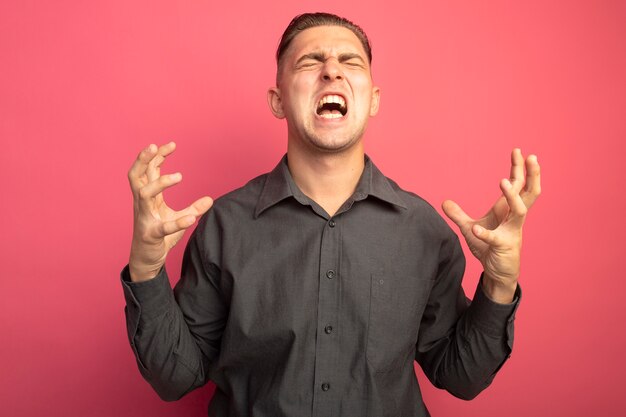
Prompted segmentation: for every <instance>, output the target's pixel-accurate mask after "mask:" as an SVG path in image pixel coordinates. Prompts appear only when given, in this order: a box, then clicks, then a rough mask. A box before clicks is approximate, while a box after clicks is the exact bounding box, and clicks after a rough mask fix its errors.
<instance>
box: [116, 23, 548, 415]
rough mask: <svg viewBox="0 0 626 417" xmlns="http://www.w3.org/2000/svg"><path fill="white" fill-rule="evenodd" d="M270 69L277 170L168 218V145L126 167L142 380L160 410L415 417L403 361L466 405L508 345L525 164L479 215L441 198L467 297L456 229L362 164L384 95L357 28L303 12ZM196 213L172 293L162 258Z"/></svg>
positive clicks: (527, 188)
mask: <svg viewBox="0 0 626 417" xmlns="http://www.w3.org/2000/svg"><path fill="white" fill-rule="evenodd" d="M277 61H278V71H277V82H276V87H273V88H271V89H270V90H269V92H268V102H269V106H270V108H271V111H272V113H273V114H274V115H275V116H276V117H279V118H284V119H286V121H287V129H288V142H287V143H288V149H287V155H286V156H285V157H284V158H283V160H282V161H281V162H280V163H279V164H278V166H277V167H276V168H275V169H274V170H273V171H272V172H270V173H268V174H266V175H262V176H260V177H258V178H255V179H253V180H252V181H250V182H249V183H248V184H247V185H245V186H244V187H243V188H241V189H238V190H236V191H233V192H232V193H229V194H227V195H225V196H224V197H222V198H220V199H219V200H217V201H215V204H213V202H212V200H211V199H210V198H209V197H204V198H201V199H199V200H197V201H196V202H195V203H193V204H192V205H190V206H189V207H188V208H186V209H184V210H182V211H180V212H174V211H172V210H170V209H169V208H168V207H167V206H166V204H165V202H164V201H163V197H162V192H163V190H164V189H166V188H168V187H170V186H172V185H174V184H176V183H178V182H179V181H180V180H181V177H180V174H171V175H161V174H160V171H159V167H160V165H161V164H162V163H163V161H164V160H165V158H166V157H167V156H168V155H170V154H171V153H172V152H173V151H174V148H175V145H174V144H173V143H170V144H167V145H164V146H161V147H159V148H157V147H156V146H155V145H150V146H149V147H148V148H146V149H144V150H143V151H142V152H141V153H140V154H139V156H138V158H137V160H136V161H135V163H134V164H133V166H132V168H131V169H130V171H129V180H130V184H131V188H132V191H133V195H134V197H135V200H134V201H135V203H134V208H135V222H134V233H133V242H132V247H131V254H130V261H129V265H128V267H127V268H126V269H125V270H124V271H123V273H122V282H123V286H124V293H125V296H126V300H127V323H128V333H129V338H130V342H131V346H132V348H133V350H134V352H135V355H136V357H137V362H138V365H139V369H140V371H141V373H142V374H143V376H144V377H145V378H146V379H147V380H148V381H149V382H150V383H151V384H152V386H153V387H154V388H155V390H156V391H157V392H158V393H159V395H160V396H161V397H162V398H164V399H166V400H174V399H177V398H180V397H181V396H182V395H184V394H185V393H187V392H189V391H190V390H192V389H194V388H196V387H199V386H201V385H203V384H205V383H206V382H207V381H208V380H212V381H214V382H215V384H216V385H217V389H216V392H215V395H214V397H213V399H212V401H211V405H210V407H209V415H210V416H267V417H270V416H271V417H278V416H298V417H300V416H324V417H327V416H366V415H367V416H387V415H394V416H395V415H405V416H427V415H428V411H427V410H426V407H425V406H424V404H423V402H422V398H421V394H420V391H419V387H418V383H417V380H416V377H415V373H414V370H413V362H414V360H417V361H418V362H419V364H420V365H421V366H422V368H423V369H424V371H425V373H426V375H428V377H429V379H430V380H431V382H432V383H433V384H435V385H436V386H438V387H441V388H445V389H447V390H448V391H450V392H451V393H452V394H454V395H456V396H458V397H461V398H466V399H470V398H473V397H474V396H475V395H477V394H478V393H479V392H480V391H481V390H483V389H484V388H485V387H487V386H488V385H489V384H490V382H491V380H492V379H493V377H494V375H495V373H496V371H497V370H498V369H499V368H500V367H501V366H502V364H503V363H504V361H505V360H506V359H507V357H508V355H509V354H510V352H511V347H512V342H513V318H514V313H515V309H516V307H517V304H518V303H519V296H520V293H519V287H518V285H517V279H518V276H519V257H520V248H521V238H522V224H523V223H524V219H525V216H526V213H527V210H528V208H529V207H530V206H531V205H532V204H533V202H534V201H535V199H536V198H537V196H538V195H539V189H540V184H539V165H538V163H537V159H536V158H535V157H534V156H530V157H528V158H527V159H526V160H524V158H523V156H522V154H521V152H520V151H519V150H514V151H513V153H512V166H511V174H510V178H509V179H508V180H503V181H502V182H501V184H500V188H501V190H502V194H503V196H502V197H501V198H500V199H499V200H498V201H497V202H496V204H495V205H494V206H493V207H492V208H491V210H490V211H489V212H488V214H487V215H486V216H485V217H483V218H482V219H478V220H474V219H471V218H470V217H469V216H467V215H466V214H465V213H464V212H463V211H462V210H461V209H460V207H459V206H458V205H456V204H455V203H453V202H451V201H447V202H445V203H444V206H443V209H444V211H445V213H446V214H447V215H448V216H449V217H450V218H451V219H452V220H453V221H454V222H455V223H456V224H457V225H458V226H459V228H460V230H461V233H462V234H463V236H464V238H465V239H466V240H467V242H468V245H469V247H470V249H471V250H472V253H473V254H474V255H475V256H476V257H477V258H478V259H479V261H480V262H481V263H482V265H483V267H484V273H483V275H482V277H481V281H480V284H479V286H478V288H477V290H476V294H475V296H474V300H473V302H471V303H469V302H468V300H467V299H466V298H465V295H464V293H463V290H462V288H461V280H462V275H463V272H464V266H465V260H464V257H463V253H462V250H461V247H460V245H459V241H458V238H457V236H456V235H455V234H454V233H453V232H452V231H451V230H450V228H449V227H448V226H447V224H446V223H445V222H444V221H443V219H441V217H440V216H439V215H438V214H437V212H436V211H435V210H434V209H433V208H432V207H431V206H429V205H428V204H427V203H426V202H425V201H424V200H422V199H421V198H419V197H417V196H416V195H414V194H411V193H408V192H406V191H403V190H402V189H400V188H399V187H398V186H397V185H396V184H395V183H394V182H393V181H391V180H390V179H388V178H386V177H384V176H383V175H382V174H381V172H380V171H379V170H378V169H377V168H376V167H375V166H374V164H373V163H372V161H371V160H369V158H368V157H367V156H366V155H365V153H364V150H363V143H362V136H363V133H364V131H365V129H366V126H367V121H368V118H369V117H370V116H374V115H375V114H376V112H377V111H378V105H379V94H380V91H379V89H378V87H376V86H374V84H373V81H372V77H371V71H370V64H371V50H370V46H369V41H368V40H367V37H366V36H365V33H364V32H363V31H362V30H361V29H360V28H359V27H358V26H356V25H354V24H353V23H351V22H349V21H347V20H345V19H343V18H339V17H337V16H334V15H329V14H307V15H302V16H299V17H296V18H295V19H294V20H293V21H292V22H291V24H290V25H289V27H288V28H287V30H286V31H285V33H284V34H283V38H282V41H281V44H280V46H279V50H278V53H277ZM524 168H525V169H526V171H527V176H526V178H524ZM205 213H206V214H205ZM200 216H202V218H201V220H200V222H199V224H198V227H197V228H196V230H195V231H194V233H193V235H192V236H191V238H190V240H189V244H188V246H187V248H186V251H185V256H184V260H183V268H182V277H181V279H180V281H179V283H178V284H177V286H176V289H175V290H174V291H172V289H171V288H170V286H169V282H168V278H167V275H166V272H165V270H164V267H163V265H164V263H165V258H166V256H167V253H168V251H169V250H170V249H171V248H172V247H173V246H174V245H175V244H176V242H177V241H178V240H179V239H180V237H181V236H182V234H183V233H184V231H185V230H186V229H187V228H189V227H190V226H191V225H192V224H193V223H194V222H195V220H196V219H197V218H198V217H200Z"/></svg>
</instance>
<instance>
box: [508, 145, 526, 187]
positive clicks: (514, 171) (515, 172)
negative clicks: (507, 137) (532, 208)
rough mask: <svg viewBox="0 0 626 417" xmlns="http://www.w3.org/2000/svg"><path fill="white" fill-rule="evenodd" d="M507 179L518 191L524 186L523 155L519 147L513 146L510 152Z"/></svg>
mask: <svg viewBox="0 0 626 417" xmlns="http://www.w3.org/2000/svg"><path fill="white" fill-rule="evenodd" d="M509 180H510V181H511V184H513V187H515V189H516V190H517V192H520V190H521V189H522V187H523V186H524V156H523V155H522V151H521V150H520V149H519V148H515V149H513V151H512V152H511V174H510V176H509Z"/></svg>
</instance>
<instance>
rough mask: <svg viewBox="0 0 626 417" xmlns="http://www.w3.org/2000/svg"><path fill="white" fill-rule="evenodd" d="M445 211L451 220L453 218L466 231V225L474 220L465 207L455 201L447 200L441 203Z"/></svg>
mask: <svg viewBox="0 0 626 417" xmlns="http://www.w3.org/2000/svg"><path fill="white" fill-rule="evenodd" d="M441 208H442V209H443V212H444V213H445V215H446V216H448V218H449V219H450V220H452V221H453V222H454V223H455V224H456V225H457V226H458V227H459V228H460V229H461V231H464V229H465V227H467V226H466V225H467V224H468V223H470V222H472V221H473V220H472V218H471V217H470V216H468V215H467V214H466V213H465V212H464V211H463V209H462V208H461V207H460V206H459V205H458V204H457V203H455V202H454V201H452V200H446V201H444V202H443V204H442V205H441Z"/></svg>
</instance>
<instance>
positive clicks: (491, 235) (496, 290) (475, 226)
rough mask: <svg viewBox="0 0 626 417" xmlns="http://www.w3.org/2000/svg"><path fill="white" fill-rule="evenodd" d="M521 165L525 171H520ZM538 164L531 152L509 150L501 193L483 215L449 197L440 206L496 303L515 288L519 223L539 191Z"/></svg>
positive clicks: (507, 299) (509, 296)
mask: <svg viewBox="0 0 626 417" xmlns="http://www.w3.org/2000/svg"><path fill="white" fill-rule="evenodd" d="M524 168H525V170H526V175H524ZM539 171H540V168H539V163H538V162H537V157H536V156H535V155H530V156H529V157H528V158H526V159H524V156H523V155H522V152H521V151H520V150H519V149H514V150H513V152H512V153H511V175H510V178H508V179H503V180H502V181H500V189H501V190H502V196H500V198H499V199H498V200H497V201H496V203H495V204H494V205H493V207H491V209H490V210H489V211H488V212H487V214H486V215H485V216H483V217H482V218H480V219H473V218H471V217H470V216H468V215H467V214H466V213H465V212H464V211H463V209H461V207H460V206H459V205H458V204H456V203H455V202H453V201H451V200H446V201H444V203H443V205H442V208H443V211H444V213H445V214H446V216H448V217H449V218H450V219H451V220H452V221H453V222H454V223H456V225H457V226H458V227H459V229H460V230H461V233H462V234H463V236H464V237H465V240H466V242H467V246H468V247H469V249H470V251H471V252H472V254H473V255H474V256H475V257H476V258H477V259H478V260H479V261H480V263H481V264H482V265H483V269H484V271H485V272H484V274H483V282H482V285H483V289H484V290H485V293H486V294H487V296H488V297H489V298H490V299H491V300H493V301H495V302H498V303H504V304H506V303H510V302H511V301H513V296H514V294H515V290H516V288H517V280H518V278H519V271H520V252H521V249H522V227H523V225H524V220H525V219H526V215H527V213H528V210H529V209H530V207H531V206H532V205H533V204H534V202H535V200H536V199H537V197H538V196H539V194H540V193H541V184H540V172H539Z"/></svg>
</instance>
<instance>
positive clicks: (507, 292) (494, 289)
mask: <svg viewBox="0 0 626 417" xmlns="http://www.w3.org/2000/svg"><path fill="white" fill-rule="evenodd" d="M481 285H482V289H483V292H484V293H485V295H486V296H487V297H488V298H489V299H490V300H491V301H493V302H495V303H499V304H510V303H511V302H513V299H514V297H515V291H516V290H517V279H514V280H507V281H502V280H498V279H496V278H491V277H490V276H488V274H487V273H484V274H483V279H482V283H481Z"/></svg>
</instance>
